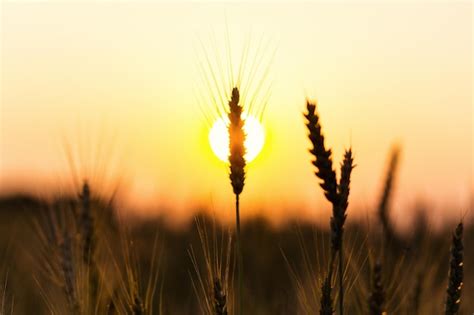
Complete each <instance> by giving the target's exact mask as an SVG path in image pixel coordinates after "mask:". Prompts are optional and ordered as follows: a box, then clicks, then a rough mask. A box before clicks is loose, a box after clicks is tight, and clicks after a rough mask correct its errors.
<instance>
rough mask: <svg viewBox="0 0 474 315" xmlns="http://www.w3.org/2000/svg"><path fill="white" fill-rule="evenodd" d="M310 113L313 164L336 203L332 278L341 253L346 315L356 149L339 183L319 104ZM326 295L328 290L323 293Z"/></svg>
mask: <svg viewBox="0 0 474 315" xmlns="http://www.w3.org/2000/svg"><path fill="white" fill-rule="evenodd" d="M306 109H307V111H308V112H307V114H305V115H304V116H305V118H306V120H307V121H306V127H307V128H308V131H309V140H310V141H311V143H312V145H313V148H312V149H311V150H310V152H311V154H312V155H313V156H314V160H313V161H312V163H313V165H314V166H315V167H316V173H315V174H316V176H317V177H318V178H319V179H321V180H322V182H321V183H320V186H321V188H322V189H323V191H324V195H325V196H326V199H327V200H328V201H329V202H331V204H332V216H331V219H330V226H331V251H332V257H331V263H330V266H329V274H328V278H329V279H331V278H332V274H333V268H334V267H333V265H334V261H335V259H336V254H337V253H339V266H338V268H339V310H340V314H341V315H342V314H344V283H343V282H344V281H343V277H344V272H343V265H344V257H343V247H342V246H343V245H342V244H343V242H342V240H343V235H344V223H345V221H346V218H347V214H346V211H347V207H348V200H349V192H350V182H351V173H352V170H353V169H354V159H353V157H352V150H351V149H349V150H346V152H345V154H344V161H343V162H342V164H341V179H340V182H339V184H338V182H337V179H336V171H335V170H334V169H333V165H332V164H333V163H332V157H331V154H332V153H331V149H326V147H325V144H324V135H323V133H322V130H321V124H320V122H319V120H320V118H319V115H318V113H317V112H316V104H312V103H310V102H309V101H308V102H307V103H306ZM323 293H324V291H323Z"/></svg>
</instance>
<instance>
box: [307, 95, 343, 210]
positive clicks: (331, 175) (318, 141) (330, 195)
mask: <svg viewBox="0 0 474 315" xmlns="http://www.w3.org/2000/svg"><path fill="white" fill-rule="evenodd" d="M306 105H307V106H306V107H307V110H308V113H307V114H305V117H306V120H307V122H306V126H307V127H308V130H309V139H310V140H311V143H312V144H313V148H312V149H311V150H310V152H311V154H312V155H313V156H314V158H315V159H314V161H313V162H312V163H313V165H314V166H316V169H317V170H316V176H317V177H319V178H320V179H321V180H322V183H321V184H320V185H321V188H322V189H323V190H324V194H325V196H326V198H327V199H328V200H329V201H330V202H331V203H332V204H336V203H337V200H338V199H337V181H336V172H335V171H334V170H333V168H332V158H331V149H326V147H325V146H324V135H323V133H322V131H321V124H320V123H319V116H318V114H317V113H316V104H311V103H310V102H307V104H306Z"/></svg>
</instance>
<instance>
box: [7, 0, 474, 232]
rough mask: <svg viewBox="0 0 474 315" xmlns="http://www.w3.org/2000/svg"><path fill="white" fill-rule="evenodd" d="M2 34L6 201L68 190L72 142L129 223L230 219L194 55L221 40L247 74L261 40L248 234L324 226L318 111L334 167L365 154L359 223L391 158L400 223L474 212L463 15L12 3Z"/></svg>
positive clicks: (408, 8) (415, 10) (373, 8)
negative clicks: (137, 216)
mask: <svg viewBox="0 0 474 315" xmlns="http://www.w3.org/2000/svg"><path fill="white" fill-rule="evenodd" d="M1 21H2V23H1V24H2V25H1V27H2V49H1V52H2V64H1V69H2V70H1V71H2V82H1V89H2V90H1V96H2V100H1V111H0V113H1V125H0V131H1V142H0V145H1V146H0V184H1V185H0V190H1V191H3V192H6V191H11V190H12V189H13V190H15V189H22V190H28V191H32V192H34V193H37V194H45V192H46V191H51V189H50V187H54V189H56V190H58V189H65V188H64V187H66V186H63V185H64V183H66V182H67V181H68V178H70V170H69V166H68V163H67V159H66V154H65V153H64V151H65V148H66V147H67V146H66V145H65V144H64V143H65V142H66V143H68V146H69V147H70V148H71V149H70V151H72V155H73V160H74V161H75V162H76V163H77V164H78V169H79V171H78V172H79V173H80V174H81V175H79V176H80V177H84V176H88V177H91V176H95V177H94V178H96V177H100V178H101V185H104V186H106V187H109V188H110V187H113V186H114V185H115V183H116V182H117V179H119V178H120V179H121V186H120V187H121V189H120V196H121V198H122V199H123V200H124V203H123V205H126V206H124V207H131V206H137V207H139V208H141V209H142V210H141V211H150V210H149V209H150V208H154V207H155V206H158V205H159V207H160V208H162V209H164V210H163V211H168V213H169V214H170V215H171V217H173V218H174V219H180V218H182V217H183V216H182V215H183V214H189V213H190V209H195V208H196V207H200V206H204V207H207V208H211V209H213V211H215V212H218V213H221V214H225V215H224V216H228V217H232V215H233V212H232V211H233V210H232V207H231V201H232V194H231V188H230V184H229V182H228V178H227V169H226V166H225V165H224V164H223V163H222V162H220V161H219V160H218V159H217V158H216V157H215V156H214V155H213V153H212V151H211V149H210V147H209V144H208V142H207V132H208V128H209V126H208V125H207V124H206V120H205V119H204V117H203V115H202V113H201V112H200V109H199V106H198V105H197V103H198V102H197V99H196V93H195V92H196V88H198V89H199V88H201V87H202V86H203V80H202V77H201V76H200V75H199V69H198V67H197V65H198V64H199V62H202V61H203V57H202V55H200V49H201V46H200V44H199V42H200V41H202V42H203V45H204V46H205V47H206V50H207V51H208V54H209V55H210V56H213V55H218V54H220V53H221V52H224V54H225V51H226V48H225V41H226V38H229V41H230V46H231V49H232V51H233V52H235V54H234V57H235V58H236V60H239V59H238V57H239V54H240V53H241V51H242V49H243V47H244V44H245V43H249V42H250V43H251V46H252V48H255V47H256V46H258V43H259V42H260V39H262V38H263V39H264V40H269V42H270V46H269V47H270V48H268V49H267V51H266V54H265V55H264V57H263V61H264V62H271V68H270V70H271V71H270V75H269V78H268V81H267V82H269V83H271V90H270V91H271V96H270V99H269V105H268V108H267V110H266V112H265V115H264V121H263V123H264V126H265V130H266V133H267V142H266V144H265V147H264V149H263V152H262V153H261V155H260V156H259V157H258V158H257V159H256V160H255V161H254V162H252V163H251V164H250V165H249V168H248V175H247V179H248V180H247V184H246V186H245V189H244V194H243V196H242V198H243V201H242V202H243V209H244V211H243V216H244V217H245V216H250V215H252V214H256V213H259V212H264V213H265V214H266V215H267V216H268V217H271V218H272V219H274V220H275V221H279V220H280V221H281V220H284V219H285V218H286V217H287V216H297V217H311V218H313V219H314V220H316V221H321V222H324V224H326V223H327V210H328V205H327V202H325V201H324V199H323V194H322V192H321V190H320V189H319V187H318V185H317V180H316V179H315V177H314V175H313V168H312V166H311V164H310V162H309V161H310V156H309V154H308V152H307V149H308V148H309V143H308V140H307V138H306V130H305V127H304V120H303V117H302V111H303V110H304V106H305V97H310V98H312V99H317V100H318V102H319V104H320V105H319V112H320V114H321V117H322V123H323V128H324V131H325V133H326V136H327V144H328V145H329V146H331V147H332V148H333V152H334V159H335V163H336V164H337V165H339V162H340V157H341V155H342V152H343V150H344V148H346V147H348V146H349V145H351V144H352V146H353V149H354V151H355V156H356V163H357V168H356V169H355V171H354V173H353V174H354V178H353V188H352V190H351V197H350V202H351V208H350V209H353V210H354V211H353V212H352V214H351V216H352V217H361V218H364V217H365V216H366V215H367V213H368V212H371V211H372V210H371V209H373V207H374V205H375V203H376V200H377V198H378V195H379V190H380V187H379V185H380V182H381V179H382V175H383V173H382V172H383V171H384V167H385V163H386V159H387V153H388V150H389V149H390V147H391V144H392V143H394V142H398V143H401V144H402V146H403V156H402V162H401V172H400V174H399V178H398V184H397V187H396V199H395V202H394V213H395V214H394V215H395V216H396V217H397V219H400V220H401V221H404V218H405V217H407V216H411V213H410V211H409V210H410V209H411V208H412V206H413V205H414V204H416V203H417V202H419V201H423V202H426V203H427V204H429V205H430V211H431V212H432V213H433V214H435V215H434V216H433V217H435V218H438V219H439V220H441V219H442V218H445V217H449V218H459V216H460V213H462V212H463V211H466V210H467V209H468V208H469V205H470V202H472V196H473V193H474V190H473V187H472V177H473V175H474V173H473V168H472V160H473V156H472V155H473V149H472V148H473V129H472V123H473V120H474V116H473V110H472V5H471V4H470V3H456V4H448V3H445V4H440V3H438V4H433V3H426V2H423V3H416V4H415V3H398V4H395V3H392V4H388V3H384V4H379V5H374V4H370V5H368V4H358V3H352V4H343V3H339V4H329V3H314V4H310V3H306V4H290V3H288V4H285V3H277V4H271V5H269V4H265V3H262V4H257V5H255V4H250V3H242V4H198V3H194V4H186V3H181V4H159V3H150V2H148V3H147V2H136V3H134V2H128V3H110V2H104V3H100V4H99V3H95V4H94V3H92V2H84V3H75V4H60V3H59V2H57V3H44V2H43V3H36V4H35V3H24V2H23V3H22V2H20V3H15V2H10V3H3V4H2V18H1ZM226 28H228V34H229V37H226V31H225V30H226ZM249 34H250V35H249ZM214 39H215V43H214ZM273 51H275V52H276V53H275V57H274V59H273V60H271V54H272V53H273ZM236 64H238V62H236V61H234V65H236ZM204 86H205V84H204ZM208 106H209V107H208V109H209V110H210V109H211V108H212V104H211V103H209V105H208ZM204 109H205V110H206V106H204ZM94 181H95V180H93V183H95V182H94ZM96 185H98V184H96ZM61 187H62V188H61ZM101 189H102V190H107V189H108V188H104V187H101ZM356 209H359V210H356Z"/></svg>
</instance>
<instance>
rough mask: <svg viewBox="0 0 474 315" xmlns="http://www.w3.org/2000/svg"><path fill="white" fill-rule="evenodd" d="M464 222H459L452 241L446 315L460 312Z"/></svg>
mask: <svg viewBox="0 0 474 315" xmlns="http://www.w3.org/2000/svg"><path fill="white" fill-rule="evenodd" d="M462 235H463V224H462V222H461V223H459V224H458V226H457V227H456V230H455V231H454V233H453V236H452V241H451V260H450V265H449V280H448V289H447V294H446V296H447V297H446V308H445V314H446V315H457V314H459V306H460V304H461V292H462V286H463V276H464V271H463V269H464V261H463V260H464V259H463V250H464V246H463V242H462Z"/></svg>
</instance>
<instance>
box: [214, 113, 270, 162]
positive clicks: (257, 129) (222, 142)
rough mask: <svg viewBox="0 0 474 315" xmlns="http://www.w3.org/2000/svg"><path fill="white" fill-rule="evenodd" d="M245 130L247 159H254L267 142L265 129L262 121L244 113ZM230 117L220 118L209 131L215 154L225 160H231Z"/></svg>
mask: <svg viewBox="0 0 474 315" xmlns="http://www.w3.org/2000/svg"><path fill="white" fill-rule="evenodd" d="M242 118H243V119H244V132H245V143H244V145H245V150H246V153H245V161H246V162H247V163H248V162H251V161H253V160H254V159H255V158H256V157H257V155H258V154H259V153H260V151H262V148H263V144H264V143H265V131H264V129H263V126H262V124H261V123H260V121H259V120H258V119H257V118H255V117H254V116H252V115H246V114H245V113H243V114H242ZM228 125H229V119H228V118H227V117H221V118H218V119H217V120H216V121H215V122H214V124H213V125H212V128H211V130H210V131H209V143H210V145H211V149H212V151H213V152H214V154H215V155H216V156H217V157H218V158H219V159H220V160H221V161H224V162H228V161H229V131H228V129H227V128H228Z"/></svg>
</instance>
